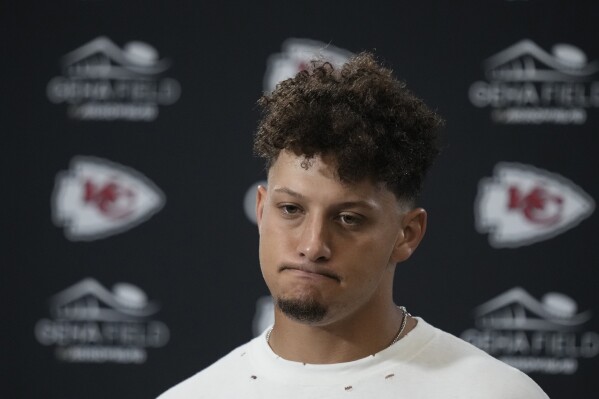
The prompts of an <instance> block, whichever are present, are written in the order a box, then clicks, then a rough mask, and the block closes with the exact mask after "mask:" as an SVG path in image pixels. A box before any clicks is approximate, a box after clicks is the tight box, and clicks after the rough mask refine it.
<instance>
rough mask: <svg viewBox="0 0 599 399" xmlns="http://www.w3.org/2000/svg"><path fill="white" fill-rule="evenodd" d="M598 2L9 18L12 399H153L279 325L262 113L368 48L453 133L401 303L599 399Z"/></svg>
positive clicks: (109, 5)
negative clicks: (261, 191)
mask: <svg viewBox="0 0 599 399" xmlns="http://www.w3.org/2000/svg"><path fill="white" fill-rule="evenodd" d="M598 17H599V4H597V3H594V2H580V3H579V2H568V1H543V0H537V1H534V0H530V1H504V0H492V1H485V2H479V1H469V2H460V3H459V4H453V3H451V4H450V2H444V1H430V2H400V1H387V2H380V1H369V2H362V1H356V0H352V1H349V2H344V3H343V4H341V3H338V4H333V3H332V2H329V3H327V2H317V1H303V2H299V3H298V2H293V3H291V2H266V1H263V2H229V3H228V2H220V3H218V4H217V2H191V1H186V2H139V1H129V2H117V1H102V0H89V1H75V0H72V1H61V2H38V3H36V4H27V3H26V2H18V3H17V2H15V4H10V5H3V10H2V13H1V14H0V18H1V21H0V22H1V23H0V25H1V28H0V29H2V33H3V34H2V39H1V41H2V54H3V57H2V63H1V64H2V66H1V68H2V75H1V77H0V79H1V80H2V96H1V97H2V108H1V112H2V119H1V121H0V124H1V131H2V142H3V144H2V146H1V148H2V150H1V151H2V156H1V157H0V158H1V162H2V176H3V177H2V182H3V188H2V193H3V195H2V202H3V206H2V226H3V228H2V230H3V234H2V235H3V237H4V238H3V240H2V251H1V252H0V259H1V266H2V289H1V292H2V296H3V298H2V299H3V301H2V304H3V305H2V309H3V311H2V329H1V330H2V356H1V357H0V363H1V364H2V380H3V382H2V384H1V385H2V391H4V392H3V394H2V395H1V396H2V397H5V398H48V399H83V398H86V399H87V398H89V399H93V398H127V399H129V398H153V397H155V396H157V395H158V394H159V393H161V392H162V391H164V390H165V389H167V388H168V387H170V386H172V385H173V384H175V383H177V382H179V381H181V380H182V379H184V378H186V377H188V376H190V375H192V374H193V373H195V372H197V371H198V370H200V369H202V368H204V367H206V366H207V365H209V364H210V363H212V362H214V361H215V360H216V359H218V358H219V357H220V356H222V355H224V354H225V353H227V352H228V351H229V350H231V349H233V348H234V347H236V346H238V345H240V344H241V343H243V342H245V341H247V340H249V339H251V338H252V337H253V336H254V335H255V334H258V333H259V332H260V331H262V329H263V328H265V326H266V325H268V323H269V322H270V320H271V313H270V311H271V309H272V303H271V301H270V298H269V297H268V291H267V289H266V286H265V285H264V283H263V281H262V277H261V274H260V271H259V264H258V254H257V243H258V235H257V228H256V225H255V220H254V216H253V207H254V192H255V187H256V185H257V184H259V183H261V182H263V181H264V179H265V173H264V170H263V166H262V163H261V161H260V160H258V159H256V158H254V157H253V155H252V150H251V145H252V144H251V143H252V137H253V133H254V130H255V126H256V122H257V120H258V118H259V112H258V109H257V107H256V101H257V99H258V98H259V96H260V95H261V94H262V93H263V92H268V91H270V90H272V89H273V88H274V87H275V85H276V84H277V82H279V81H280V80H282V79H285V78H287V77H290V76H292V75H293V74H295V73H296V72H298V71H300V70H302V69H303V68H305V66H306V65H307V64H308V62H309V60H310V59H311V58H312V57H313V56H314V55H315V54H319V55H320V56H324V57H328V58H330V59H332V60H335V61H337V62H342V61H343V60H345V59H347V57H350V56H351V55H352V54H355V53H357V52H359V51H362V50H368V51H373V52H375V53H376V54H377V56H378V57H379V58H380V59H382V60H383V61H384V63H385V64H386V65H387V66H389V67H390V68H392V69H393V70H394V71H395V74H396V75H397V76H398V77H400V78H401V79H403V80H405V81H406V82H407V84H408V87H410V88H411V89H412V90H413V91H414V92H415V93H417V94H418V95H419V96H421V97H422V98H424V99H425V101H426V102H427V103H428V104H429V105H430V106H431V107H433V108H434V109H437V110H438V112H439V113H440V114H442V115H443V116H444V117H445V118H446V120H447V126H446V128H445V129H444V150H443V153H442V155H441V157H440V159H439V161H438V162H437V164H436V165H435V166H434V167H433V169H432V171H431V174H430V176H429V178H428V180H427V182H426V188H425V190H424V193H423V196H422V199H421V205H422V206H423V207H425V208H426V209H427V210H428V212H429V229H428V232H427V237H426V238H425V240H424V242H423V244H422V245H421V247H420V248H419V250H418V251H417V253H416V254H415V256H414V257H413V258H412V259H411V260H410V261H408V262H406V263H404V264H401V265H400V266H399V267H398V271H397V284H396V287H395V297H396V302H397V303H399V304H403V305H405V306H407V307H408V309H409V310H410V311H411V312H412V314H415V315H418V316H421V317H423V318H425V319H426V320H427V321H429V322H431V323H432V324H434V325H436V326H438V327H440V328H442V329H445V330H447V331H449V332H451V333H453V334H455V335H457V336H459V337H461V338H463V339H464V340H466V341H468V342H470V343H472V344H474V345H476V346H477V347H479V348H481V349H483V350H485V351H487V352H488V353H490V354H491V355H493V356H495V357H497V358H499V359H501V360H503V361H505V362H507V363H509V364H511V365H513V366H515V367H517V368H519V369H521V370H522V371H524V372H526V373H527V374H529V375H530V376H531V377H532V378H533V379H534V380H535V381H537V382H538V383H539V384H540V385H541V386H542V387H543V389H545V391H546V392H547V393H548V394H549V396H550V397H552V398H578V399H590V398H594V397H596V392H597V390H599V381H598V380H597V378H596V377H597V372H598V370H599V297H598V295H597V290H598V280H599V271H598V270H599V269H598V266H599V248H598V246H597V244H596V241H597V239H598V238H599V228H598V226H599V225H598V223H597V220H598V219H597V217H598V215H597V212H596V211H595V208H596V201H597V199H599V182H598V179H597V175H598V171H599V168H598V166H599V161H598V155H597V153H598V149H599V41H598V40H597V33H598V31H597V18H598Z"/></svg>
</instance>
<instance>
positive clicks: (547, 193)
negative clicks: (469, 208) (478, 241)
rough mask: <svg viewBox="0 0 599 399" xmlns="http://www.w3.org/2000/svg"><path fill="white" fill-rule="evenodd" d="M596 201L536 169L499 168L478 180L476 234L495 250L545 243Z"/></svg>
mask: <svg viewBox="0 0 599 399" xmlns="http://www.w3.org/2000/svg"><path fill="white" fill-rule="evenodd" d="M594 209H595V202H594V201H593V199H592V198H591V197H590V196H589V195H588V194H587V193H585V192H584V191H583V190H582V189H581V188H580V187H578V186H577V185H576V184H574V183H572V182H571V181H570V180H568V179H566V178H564V177H562V176H560V175H558V174H556V173H550V172H547V171H544V170H541V169H538V168H536V167H534V166H528V165H522V164H518V163H499V164H497V166H496V167H495V170H494V176H493V177H492V178H485V179H482V180H481V182H480V183H479V186H478V194H477V198H476V201H475V205H474V212H475V218H476V229H477V231H478V232H480V233H489V244H491V246H493V247H495V248H505V247H508V248H516V247H520V246H524V245H529V244H532V243H535V242H539V241H543V240H547V239H549V238H552V237H555V236H556V235H558V234H560V233H562V232H564V231H566V230H569V229H571V228H572V227H574V226H576V225H578V223H580V222H581V221H582V220H584V219H586V218H587V217H589V216H590V215H591V214H592V213H593V211H594Z"/></svg>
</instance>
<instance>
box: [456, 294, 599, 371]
mask: <svg viewBox="0 0 599 399" xmlns="http://www.w3.org/2000/svg"><path fill="white" fill-rule="evenodd" d="M474 317H475V320H476V328H471V329H468V330H466V331H464V332H463V333H462V334H461V338H462V339H464V340H465V341H467V342H470V343H471V344H473V345H475V346H477V347H479V348H480V349H482V350H484V351H486V352H488V353H489V354H491V355H493V356H495V357H497V358H499V359H500V360H502V361H504V362H506V363H508V364H511V365H512V366H514V367H516V368H519V369H520V370H522V371H524V372H527V373H531V372H536V373H541V374H573V373H575V372H576V371H577V370H578V367H579V359H590V358H594V357H596V356H597V355H598V354H599V334H597V333H596V332H594V331H587V330H585V328H584V326H585V324H586V323H587V322H588V321H589V320H590V319H591V311H590V310H586V311H583V312H578V305H577V304H576V302H575V301H574V300H573V299H572V298H570V297H568V296H567V295H565V294H562V293H559V292H550V293H547V294H545V295H544V296H543V297H542V298H541V300H540V301H539V300H537V299H536V298H534V297H533V296H532V295H530V294H529V293H528V292H526V290H524V289H523V288H521V287H515V288H512V289H510V290H508V291H506V292H504V293H503V294H500V295H498V296H497V297H495V298H493V299H491V300H489V301H487V302H485V303H483V304H482V305H480V306H478V307H477V308H476V309H474Z"/></svg>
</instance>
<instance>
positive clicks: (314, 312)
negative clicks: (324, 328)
mask: <svg viewBox="0 0 599 399" xmlns="http://www.w3.org/2000/svg"><path fill="white" fill-rule="evenodd" d="M277 307H278V308H279V310H280V311H281V312H282V313H283V314H284V315H285V316H287V317H289V318H290V319H292V320H295V321H298V322H301V323H308V324H312V323H318V322H320V321H323V320H324V318H325V317H326V315H327V313H328V309H327V307H326V306H325V305H323V304H322V303H320V302H318V301H316V300H314V299H312V298H311V299H297V298H291V299H290V298H277Z"/></svg>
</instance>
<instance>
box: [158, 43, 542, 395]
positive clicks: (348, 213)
mask: <svg viewBox="0 0 599 399" xmlns="http://www.w3.org/2000/svg"><path fill="white" fill-rule="evenodd" d="M260 105H261V106H262V107H263V109H264V116H263V119H262V121H261V123H260V125H259V128H258V132H257V135H256V138H255V143H254V149H255V152H256V153H257V154H258V155H259V156H261V157H263V158H264V159H265V160H266V166H267V170H268V187H259V188H258V192H257V206H256V214H257V222H258V227H259V233H260V264H261V268H262V274H263V276H264V279H265V281H266V284H267V285H268V288H269V290H270V293H271V295H272V297H273V299H274V301H275V304H276V306H275V322H274V325H273V326H272V328H270V329H268V330H267V331H265V333H263V334H262V335H261V336H259V337H257V338H255V339H254V340H252V341H250V342H249V343H247V344H245V345H243V346H241V347H239V348H237V349H235V350H234V351H232V352H231V353H230V354H228V355H227V356H225V357H224V358H222V359H220V360H219V361H217V362H216V363H215V364H213V365H212V366H210V367H208V368H207V369H205V370H203V371H201V372H200V373H198V374H196V375H195V376H193V377H191V378H190V379H188V380H186V381H184V382H183V383H181V384H179V385H177V386H175V387H174V388H172V389H171V390H169V391H168V392H166V393H165V394H163V396H161V399H188V398H189V399H191V398H278V399H279V398H285V399H288V398H350V397H352V398H444V399H445V398H476V399H481V398H485V399H489V398H490V399H493V398H501V399H516V398H518V399H524V398H526V399H536V398H546V397H547V396H546V395H545V394H544V392H543V391H542V390H541V389H540V388H539V387H538V386H537V385H536V384H535V383H534V382H532V380H531V379H529V378H528V377H527V376H526V375H524V374H522V373H521V372H519V371H517V370H516V369H513V368H511V367H509V366H507V365H505V364H503V363H501V362H499V361H498V360H496V359H494V358H492V357H491V356H489V355H487V354H486V353H484V352H482V351H480V350H479V349H477V348H475V347H473V346H471V345H469V344H467V343H465V342H464V341H462V340H460V339H458V338H456V337H454V336H452V335H450V334H447V333H445V332H443V331H441V330H438V329H436V328H434V327H432V326H431V325H429V324H427V323H426V322H425V321H424V320H423V319H421V318H417V317H412V316H411V315H410V314H409V313H408V312H407V311H406V310H405V308H403V307H398V306H396V305H395V304H394V302H393V281H394V273H395V268H396V265H397V264H398V263H400V262H403V261H405V260H407V259H408V258H409V257H410V256H411V255H412V253H413V252H414V251H415V250H416V248H417V247H418V244H419V243H420V241H421V240H422V237H423V236H424V233H425V230H426V221H427V217H426V212H425V211H424V210H423V209H422V208H418V207H416V206H415V201H416V199H417V196H418V192H419V190H420V186H421V183H422V179H423V177H424V174H425V172H426V170H427V169H428V168H429V166H430V165H431V163H432V162H433V159H434V158H435V156H436V155H437V153H438V152H439V150H438V145H437V142H438V140H437V130H438V128H439V127H440V126H441V124H442V121H441V119H440V118H439V117H438V116H437V115H436V114H435V113H434V112H432V111H431V110H430V109H428V108H427V107H426V105H425V104H424V103H423V102H422V101H421V100H419V99H417V98H416V97H414V96H413V95H412V94H411V93H410V92H409V91H408V90H407V89H406V88H405V85H404V84H403V83H401V82H399V81H397V80H395V79H394V78H393V76H392V75H391V71H389V70H387V69H385V68H383V67H381V66H380V65H379V64H378V63H377V62H376V61H375V59H374V58H373V56H372V55H370V54H366V53H363V54H360V55H358V56H356V57H355V58H353V59H351V60H350V61H349V62H348V63H347V64H345V65H344V66H343V67H341V68H340V69H336V68H334V67H333V66H331V65H330V64H328V63H325V62H315V63H314V65H313V66H312V68H311V69H310V70H309V71H303V72H301V73H299V74H298V75H297V76H296V77H295V78H293V79H289V80H286V81H284V82H282V83H281V84H279V86H278V87H277V89H276V90H275V91H274V92H273V93H272V94H270V95H266V96H264V97H263V98H262V99H261V100H260ZM398 281H399V282H401V276H398Z"/></svg>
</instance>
